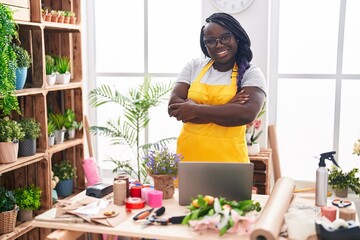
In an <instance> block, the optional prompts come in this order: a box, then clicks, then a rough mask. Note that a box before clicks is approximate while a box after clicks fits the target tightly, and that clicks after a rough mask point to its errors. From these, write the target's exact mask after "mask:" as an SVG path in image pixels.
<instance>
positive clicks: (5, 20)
mask: <svg viewBox="0 0 360 240" xmlns="http://www.w3.org/2000/svg"><path fill="white" fill-rule="evenodd" d="M0 26H1V27H0V59H1V61H0V95H1V96H2V97H1V98H0V112H2V114H3V115H5V116H8V115H10V114H11V111H12V110H14V111H17V112H18V113H19V114H20V108H19V103H18V100H17V98H16V97H15V96H14V92H15V70H16V68H17V64H16V54H15V52H14V50H13V48H12V41H13V39H17V38H18V35H17V31H16V24H15V21H14V18H13V12H12V11H11V10H10V8H9V7H7V6H5V5H4V4H2V3H0Z"/></svg>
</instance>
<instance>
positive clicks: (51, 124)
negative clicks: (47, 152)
mask: <svg viewBox="0 0 360 240" xmlns="http://www.w3.org/2000/svg"><path fill="white" fill-rule="evenodd" d="M55 131H56V127H55V124H54V122H53V121H51V120H49V121H48V125H47V132H48V141H49V142H48V145H49V147H51V146H53V145H54V144H55Z"/></svg>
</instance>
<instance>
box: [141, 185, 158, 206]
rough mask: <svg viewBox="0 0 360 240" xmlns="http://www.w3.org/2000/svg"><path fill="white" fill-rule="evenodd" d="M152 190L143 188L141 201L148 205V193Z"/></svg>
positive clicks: (152, 189)
mask: <svg viewBox="0 0 360 240" xmlns="http://www.w3.org/2000/svg"><path fill="white" fill-rule="evenodd" d="M154 190H155V189H154V188H151V187H144V188H142V189H141V199H142V200H144V201H145V203H146V204H149V192H152V191H154Z"/></svg>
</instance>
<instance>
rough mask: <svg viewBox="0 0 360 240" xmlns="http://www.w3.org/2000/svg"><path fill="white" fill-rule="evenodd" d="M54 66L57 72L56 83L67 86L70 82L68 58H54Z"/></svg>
mask: <svg viewBox="0 0 360 240" xmlns="http://www.w3.org/2000/svg"><path fill="white" fill-rule="evenodd" d="M55 66H56V70H57V74H56V83H57V84H68V83H69V82H70V77H71V74H70V60H69V58H68V57H66V56H64V57H57V58H55Z"/></svg>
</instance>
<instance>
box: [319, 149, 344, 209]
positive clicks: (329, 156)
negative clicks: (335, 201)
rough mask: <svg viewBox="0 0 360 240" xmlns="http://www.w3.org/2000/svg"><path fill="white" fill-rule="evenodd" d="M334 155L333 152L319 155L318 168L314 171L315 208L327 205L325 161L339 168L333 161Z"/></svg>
mask: <svg viewBox="0 0 360 240" xmlns="http://www.w3.org/2000/svg"><path fill="white" fill-rule="evenodd" d="M334 154H336V152H335V151H332V152H326V153H322V154H320V161H319V168H318V169H317V170H316V194H315V201H316V202H315V204H316V205H317V206H326V205H327V192H328V188H327V187H328V171H327V169H326V164H325V160H329V161H331V162H332V163H333V164H334V165H335V166H337V167H338V168H340V167H339V165H338V164H337V162H336V161H335V158H334Z"/></svg>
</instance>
